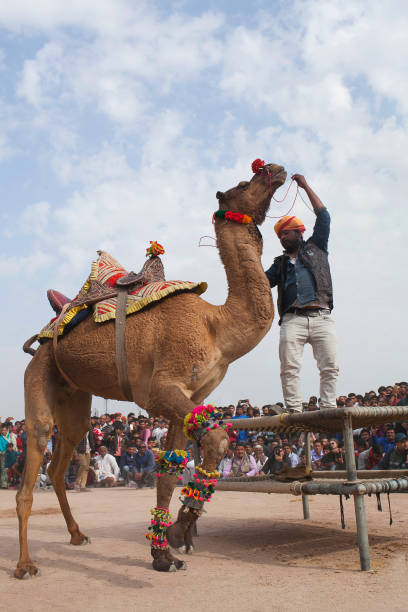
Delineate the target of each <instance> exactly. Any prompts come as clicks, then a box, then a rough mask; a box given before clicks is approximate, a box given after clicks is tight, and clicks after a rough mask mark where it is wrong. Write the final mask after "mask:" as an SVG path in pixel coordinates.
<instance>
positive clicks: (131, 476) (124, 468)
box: [120, 446, 137, 486]
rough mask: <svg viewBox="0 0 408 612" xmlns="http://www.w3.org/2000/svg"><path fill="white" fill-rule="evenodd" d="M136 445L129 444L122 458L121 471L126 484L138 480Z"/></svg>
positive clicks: (128, 484)
mask: <svg viewBox="0 0 408 612" xmlns="http://www.w3.org/2000/svg"><path fill="white" fill-rule="evenodd" d="M136 456H137V452H136V447H135V446H128V447H127V449H126V451H125V452H124V453H123V454H122V456H121V458H120V471H121V474H122V476H123V478H124V479H125V486H130V484H131V482H136V477H135V475H136V472H137V466H136Z"/></svg>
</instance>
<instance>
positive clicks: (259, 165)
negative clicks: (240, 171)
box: [251, 157, 265, 174]
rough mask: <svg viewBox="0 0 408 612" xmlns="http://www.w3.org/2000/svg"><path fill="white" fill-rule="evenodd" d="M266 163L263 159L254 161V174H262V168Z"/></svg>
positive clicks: (252, 166)
mask: <svg viewBox="0 0 408 612" xmlns="http://www.w3.org/2000/svg"><path fill="white" fill-rule="evenodd" d="M264 165H265V162H264V160H263V159H259V157H258V159H254V161H253V162H252V165H251V168H252V172H253V173H254V174H261V171H262V168H263V167H264Z"/></svg>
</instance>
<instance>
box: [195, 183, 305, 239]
mask: <svg viewBox="0 0 408 612" xmlns="http://www.w3.org/2000/svg"><path fill="white" fill-rule="evenodd" d="M268 175H269V189H270V192H271V193H272V177H271V175H270V173H269V172H268ZM294 182H295V180H294V179H292V180H291V181H290V183H289V186H288V188H287V189H286V192H285V195H284V196H283V198H282V199H281V200H278V199H277V198H275V196H273V195H272V199H273V200H274V201H275V202H277V203H278V204H281V203H282V202H284V201H285V200H286V198H287V197H288V195H289V191H290V188H291V187H292V185H293V183H294ZM298 196H299V198H300V199H301V200H302V202H303V204H304V205H305V206H306V208H307V209H308V210H310V211H311V212H314V211H313V208H312V207H311V206H309V204H308V203H307V202H306V201H305V200H304V199H303V197H302V194H301V193H300V190H299V185H297V186H296V193H295V197H294V198H293V202H292V204H291V207H290V208H289V210H288V211H287V212H285V213H284V214H283V215H265V216H266V217H268V219H282V217H286V216H287V215H289V214H290V213H291V211H292V210H293V208H294V206H295V203H296V200H297V197H298ZM213 223H214V220H213ZM203 238H209V239H210V240H214V242H216V240H215V238H214V237H213V236H201V238H200V240H199V241H198V246H199V247H213V248H217V245H215V244H202V243H201V241H202V240H203Z"/></svg>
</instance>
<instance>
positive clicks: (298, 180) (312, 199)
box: [292, 174, 324, 214]
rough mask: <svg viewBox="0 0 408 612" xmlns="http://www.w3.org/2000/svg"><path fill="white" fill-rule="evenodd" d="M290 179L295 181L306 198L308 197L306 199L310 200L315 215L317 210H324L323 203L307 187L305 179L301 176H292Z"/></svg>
mask: <svg viewBox="0 0 408 612" xmlns="http://www.w3.org/2000/svg"><path fill="white" fill-rule="evenodd" d="M292 179H293V180H294V181H296V183H297V185H298V187H302V188H303V189H304V190H305V191H306V194H307V196H308V198H309V200H310V203H311V205H312V206H313V210H314V211H315V213H316V214H317V213H318V212H319V210H321V209H322V208H324V204H323V202H322V201H321V199H320V198H319V197H318V196H317V195H316V194H315V192H314V191H313V189H312V188H311V187H309V185H308V184H307V182H306V179H305V177H304V176H303V174H294V175H293V176H292Z"/></svg>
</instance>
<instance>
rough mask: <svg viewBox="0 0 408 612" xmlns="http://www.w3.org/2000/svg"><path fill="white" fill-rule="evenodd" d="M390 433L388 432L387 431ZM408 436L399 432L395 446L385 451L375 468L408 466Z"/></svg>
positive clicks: (385, 468) (384, 468)
mask: <svg viewBox="0 0 408 612" xmlns="http://www.w3.org/2000/svg"><path fill="white" fill-rule="evenodd" d="M387 433H388V432H387ZM407 453H408V438H407V436H406V435H405V434H402V433H399V434H397V435H396V436H395V446H394V447H393V448H391V449H390V450H389V451H387V452H386V453H385V455H384V456H383V458H382V459H381V460H380V461H379V462H378V463H377V465H376V466H375V467H374V468H373V469H374V470H402V469H406V468H407V467H408V466H407Z"/></svg>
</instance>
